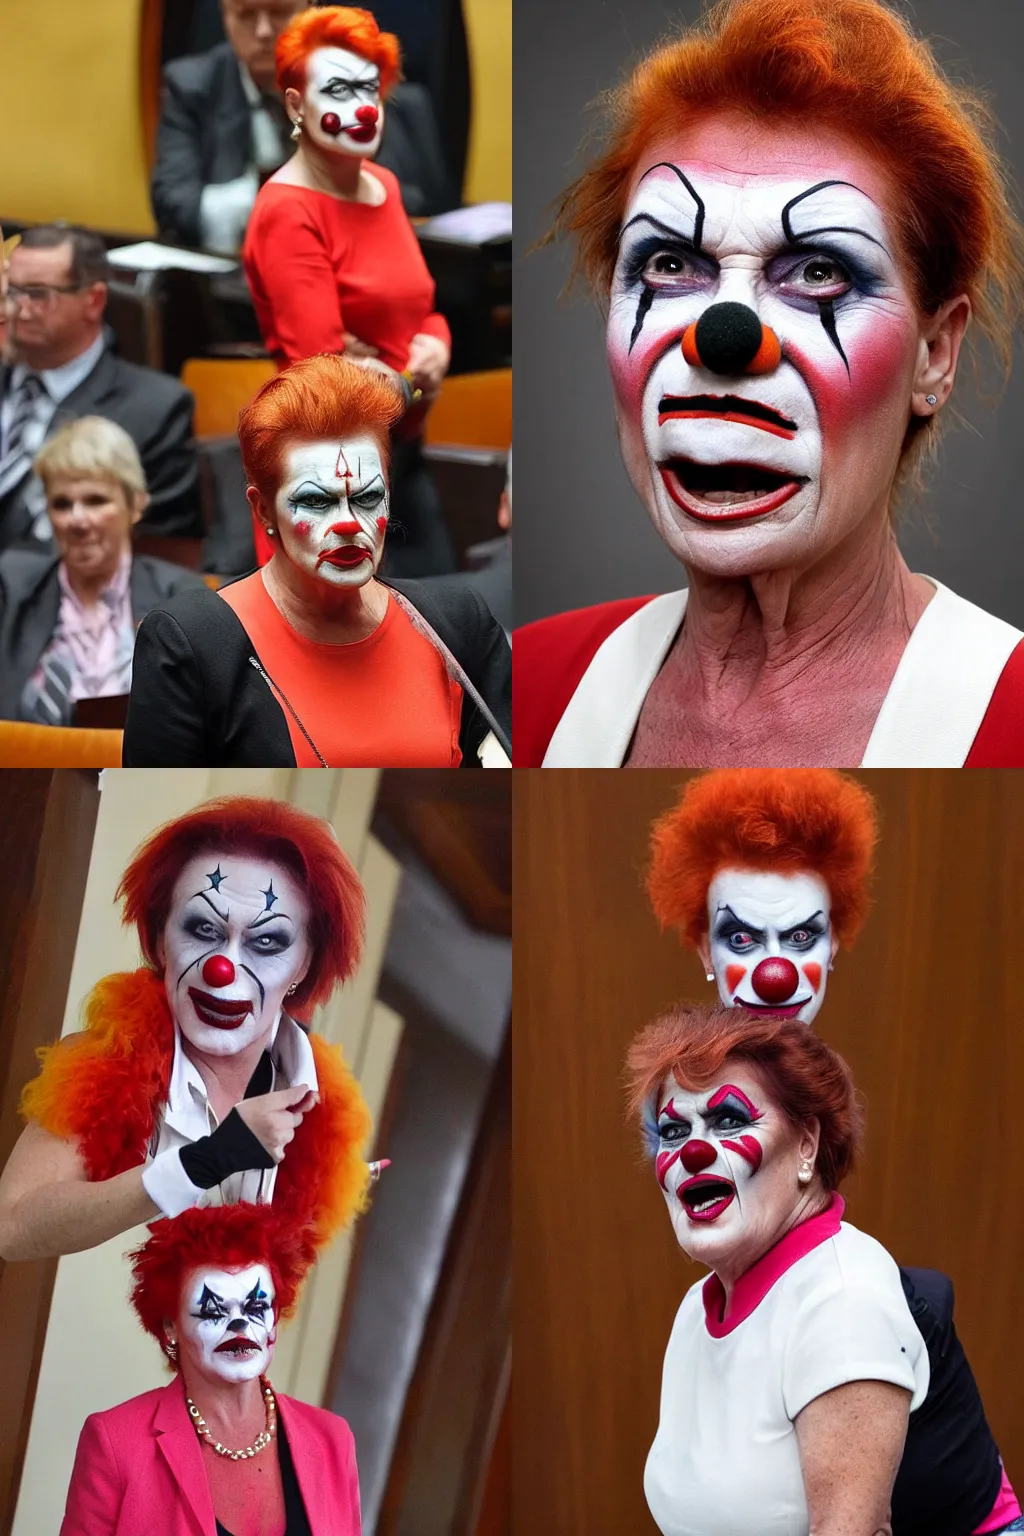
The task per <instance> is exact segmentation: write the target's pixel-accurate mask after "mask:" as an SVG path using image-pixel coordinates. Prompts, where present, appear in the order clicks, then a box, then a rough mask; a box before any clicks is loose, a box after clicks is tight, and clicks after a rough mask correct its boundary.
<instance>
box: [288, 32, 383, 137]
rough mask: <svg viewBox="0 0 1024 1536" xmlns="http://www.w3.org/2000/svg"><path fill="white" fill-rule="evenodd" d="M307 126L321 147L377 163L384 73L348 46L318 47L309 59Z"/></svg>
mask: <svg viewBox="0 0 1024 1536" xmlns="http://www.w3.org/2000/svg"><path fill="white" fill-rule="evenodd" d="M302 127H303V132H304V133H306V134H308V135H309V137H310V138H311V139H312V140H313V142H314V143H315V144H316V145H318V146H319V148H321V149H327V150H330V151H332V152H333V153H334V154H338V155H356V156H358V158H359V159H371V158H372V157H373V156H374V155H375V154H376V153H377V151H378V149H379V148H380V141H381V136H382V134H383V132H384V108H383V105H382V103H381V96H380V70H379V69H378V68H377V66H376V64H371V63H370V61H369V59H362V58H360V57H359V55H358V53H350V52H349V51H348V49H346V48H316V49H314V51H313V52H312V53H311V54H310V55H309V58H308V59H307V60H306V89H305V90H304V91H303V93H302Z"/></svg>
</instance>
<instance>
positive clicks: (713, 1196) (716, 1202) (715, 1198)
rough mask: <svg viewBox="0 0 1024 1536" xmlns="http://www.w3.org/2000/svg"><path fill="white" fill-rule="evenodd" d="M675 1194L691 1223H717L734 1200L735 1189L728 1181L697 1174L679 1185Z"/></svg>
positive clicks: (705, 1174)
mask: <svg viewBox="0 0 1024 1536" xmlns="http://www.w3.org/2000/svg"><path fill="white" fill-rule="evenodd" d="M676 1194H677V1195H678V1196H679V1199H680V1200H681V1201H682V1203H683V1205H684V1206H685V1207H686V1214H687V1216H688V1217H689V1219H690V1220H691V1221H717V1220H718V1218H719V1216H721V1214H722V1212H723V1211H726V1210H728V1208H729V1206H730V1205H731V1204H732V1202H733V1200H734V1199H735V1198H736V1187H735V1185H733V1184H731V1183H730V1182H729V1180H728V1179H716V1178H713V1177H712V1176H711V1175H710V1174H708V1173H698V1174H697V1176H696V1177H695V1178H692V1179H686V1180H685V1181H684V1182H683V1183H682V1184H680V1186H679V1188H678V1189H677V1190H676Z"/></svg>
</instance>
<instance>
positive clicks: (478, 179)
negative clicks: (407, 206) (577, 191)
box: [462, 0, 512, 203]
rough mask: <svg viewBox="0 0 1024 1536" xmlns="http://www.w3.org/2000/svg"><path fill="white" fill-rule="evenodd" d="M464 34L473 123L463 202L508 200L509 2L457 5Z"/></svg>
mask: <svg viewBox="0 0 1024 1536" xmlns="http://www.w3.org/2000/svg"><path fill="white" fill-rule="evenodd" d="M462 9H463V13H464V15H465V18H466V31H467V33H468V35H469V61H470V70H471V74H472V86H473V122H472V127H471V130H470V135H469V159H468V162H467V165H466V184H465V189H464V197H465V200H466V202H467V203H486V202H492V201H496V202H503V203H510V202H511V201H512V0H462Z"/></svg>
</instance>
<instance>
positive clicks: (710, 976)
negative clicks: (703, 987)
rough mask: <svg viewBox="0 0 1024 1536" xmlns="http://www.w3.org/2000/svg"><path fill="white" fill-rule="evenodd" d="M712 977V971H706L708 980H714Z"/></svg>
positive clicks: (713, 975)
mask: <svg viewBox="0 0 1024 1536" xmlns="http://www.w3.org/2000/svg"><path fill="white" fill-rule="evenodd" d="M714 979H715V973H714V971H708V981H714Z"/></svg>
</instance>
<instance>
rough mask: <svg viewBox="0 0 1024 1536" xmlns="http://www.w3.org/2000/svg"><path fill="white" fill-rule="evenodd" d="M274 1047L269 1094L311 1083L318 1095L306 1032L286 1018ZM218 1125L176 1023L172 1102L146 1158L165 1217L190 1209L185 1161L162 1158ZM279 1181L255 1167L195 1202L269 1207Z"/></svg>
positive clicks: (150, 1186) (149, 1182)
mask: <svg viewBox="0 0 1024 1536" xmlns="http://www.w3.org/2000/svg"><path fill="white" fill-rule="evenodd" d="M268 1049H269V1052H270V1060H271V1063H272V1065H273V1069H274V1075H273V1079H272V1082H271V1086H270V1089H269V1090H268V1092H271V1093H272V1092H274V1091H276V1090H277V1089H280V1088H293V1087H295V1086H297V1085H298V1084H299V1083H305V1084H306V1085H307V1086H308V1087H309V1088H311V1089H312V1090H313V1091H314V1093H315V1092H316V1091H317V1087H318V1084H317V1076H316V1063H315V1061H314V1060H313V1048H312V1046H311V1045H310V1043H309V1039H308V1038H307V1035H306V1032H305V1030H304V1029H302V1028H300V1026H299V1025H298V1024H296V1022H295V1020H294V1019H290V1018H289V1017H288V1015H287V1014H282V1015H281V1021H280V1024H279V1026H278V1029H277V1033H276V1036H275V1037H274V1038H273V1039H272V1041H271V1044H270V1046H269V1048H268ZM218 1123H219V1122H218V1120H217V1116H216V1115H215V1114H214V1112H213V1108H212V1107H211V1105H210V1101H209V1098H208V1097H207V1093H206V1084H205V1083H204V1082H203V1079H202V1077H201V1076H200V1074H199V1071H198V1069H197V1067H196V1066H195V1063H194V1062H192V1061H191V1060H190V1059H189V1057H188V1056H187V1055H186V1054H185V1052H184V1051H183V1050H182V1046H181V1034H180V1031H179V1029H178V1026H177V1024H175V1026H174V1061H173V1063H172V1065H171V1081H170V1087H169V1090H168V1095H167V1103H166V1104H165V1105H164V1107H163V1109H162V1110H161V1112H160V1114H159V1116H158V1119H157V1128H156V1130H155V1131H154V1133H153V1139H152V1141H151V1142H150V1146H149V1150H148V1153H147V1156H146V1172H145V1176H144V1178H145V1185H146V1189H147V1191H148V1193H149V1196H150V1198H151V1199H152V1200H153V1201H154V1202H155V1203H156V1204H157V1205H158V1206H159V1207H160V1209H161V1210H162V1211H163V1212H164V1214H165V1215H177V1214H179V1212H180V1211H181V1210H185V1209H187V1208H188V1207H187V1206H184V1205H182V1203H181V1189H182V1180H183V1178H184V1170H183V1169H182V1167H181V1159H180V1158H177V1157H168V1158H162V1154H163V1153H175V1152H178V1151H179V1150H180V1149H181V1148H182V1147H187V1146H190V1145H191V1144H192V1143H193V1142H194V1141H198V1140H199V1139H200V1137H202V1136H209V1135H210V1133H211V1132H212V1131H215V1130H216V1129H217V1125H218ZM285 1156H287V1153H286V1154H285ZM158 1158H161V1159H162V1160H161V1162H160V1166H159V1167H157V1164H156V1160H157V1159H158ZM276 1180H277V1169H276V1168H251V1169H248V1170H247V1171H246V1172H244V1173H233V1174H231V1176H230V1177H229V1178H227V1179H225V1180H224V1182H223V1184H215V1185H214V1187H213V1188H212V1189H206V1190H203V1192H202V1194H201V1195H200V1196H199V1198H198V1199H193V1200H191V1201H190V1202H189V1203H190V1204H192V1205H235V1204H237V1203H238V1202H239V1201H241V1200H248V1201H250V1202H251V1203H252V1204H254V1205H269V1204H270V1202H271V1201H272V1200H273V1198H274V1184H275V1182H276ZM187 1182H188V1181H187V1179H186V1183H187ZM193 1188H194V1186H193Z"/></svg>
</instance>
